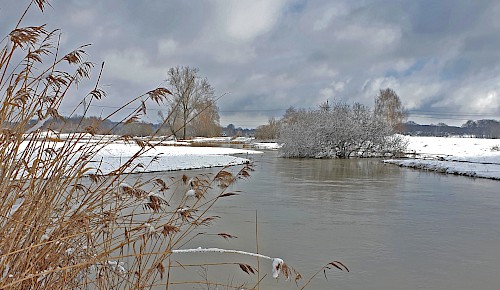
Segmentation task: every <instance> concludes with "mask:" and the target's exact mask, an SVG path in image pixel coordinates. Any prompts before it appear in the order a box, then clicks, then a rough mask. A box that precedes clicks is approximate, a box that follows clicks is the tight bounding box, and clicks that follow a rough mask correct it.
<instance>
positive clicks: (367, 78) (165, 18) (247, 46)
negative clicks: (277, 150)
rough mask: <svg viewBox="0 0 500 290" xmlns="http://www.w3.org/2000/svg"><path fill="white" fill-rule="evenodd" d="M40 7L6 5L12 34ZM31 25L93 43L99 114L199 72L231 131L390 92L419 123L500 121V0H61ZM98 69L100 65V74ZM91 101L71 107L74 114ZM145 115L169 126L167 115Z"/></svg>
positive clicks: (65, 45)
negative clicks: (175, 70) (169, 79)
mask: <svg viewBox="0 0 500 290" xmlns="http://www.w3.org/2000/svg"><path fill="white" fill-rule="evenodd" d="M26 3H28V0H3V1H2V3H1V4H0V33H1V35H6V34H7V33H8V32H9V31H10V29H12V28H13V26H14V24H15V19H16V18H17V16H18V15H20V13H22V11H23V9H24V7H25V6H26ZM50 3H51V5H52V7H48V8H47V9H46V11H45V12H44V14H43V15H42V14H41V13H40V12H39V11H37V10H33V11H31V12H30V13H29V14H28V15H27V21H26V22H25V24H26V25H32V24H42V23H47V25H48V28H49V29H55V28H61V29H62V33H63V34H62V42H61V49H62V50H63V51H70V50H72V49H73V48H75V47H77V46H78V45H82V44H87V43H91V44H92V46H91V47H89V48H88V49H87V51H88V54H89V60H92V61H93V62H95V63H98V64H100V63H101V62H103V61H104V62H105V68H104V75H103V78H102V81H101V85H102V87H103V88H104V89H105V90H106V91H107V92H108V96H107V97H106V99H105V100H103V101H101V102H100V103H98V104H96V105H95V106H93V107H92V111H93V113H94V114H96V115H99V114H102V113H106V112H109V111H110V110H112V109H113V108H114V107H116V106H119V105H121V104H123V103H124V102H125V101H126V100H129V99H130V98H132V97H134V96H137V95H140V94H142V93H143V92H146V91H148V90H149V89H152V88H155V87H157V86H165V85H166V83H165V81H164V80H165V79H166V72H167V70H168V69H169V68H170V67H173V66H177V65H184V66H192V67H197V68H199V70H200V75H201V76H203V77H207V78H208V80H209V82H210V83H211V84H212V85H213V86H214V87H215V89H216V92H217V95H224V96H223V97H222V98H221V99H220V100H219V102H218V106H219V109H220V114H221V124H222V125H227V124H229V123H233V124H234V125H236V127H244V128H245V127H246V128H254V127H256V126H258V125H261V124H264V123H266V122H267V120H268V118H270V117H273V116H274V117H280V116H282V115H283V113H284V111H285V110H286V109H287V108H288V107H290V106H294V107H295V108H313V107H316V106H318V105H319V104H320V103H322V102H324V101H326V100H329V101H330V102H333V101H338V100H341V101H346V102H348V103H352V102H361V103H363V104H366V105H370V106H372V105H373V101H374V97H375V95H376V94H377V92H378V91H379V90H380V89H382V88H387V87H390V88H392V89H394V90H395V91H396V92H397V93H398V95H399V96H400V97H401V100H402V102H403V104H404V105H405V106H406V108H407V109H408V110H409V112H410V118H409V119H410V120H413V121H416V122H418V123H422V124H430V123H438V122H445V123H447V124H451V125H460V124H463V123H464V122H465V121H466V120H468V119H483V118H493V119H500V17H498V15H500V2H499V1H496V0H491V1H489V0H476V1H470V0H439V1H437V0H356V1H353V0H233V1H230V0H206V1H184V0H143V1H137V0H52V1H50ZM95 72H96V74H97V69H96V71H95ZM83 90H84V89H83V88H80V91H79V94H75V95H74V96H72V97H71V98H68V100H67V102H66V103H65V104H64V105H63V107H62V108H61V112H63V113H64V112H70V111H71V108H72V107H73V106H74V105H75V103H76V101H77V99H79V98H81V97H82V96H84V91H83ZM145 120H148V121H152V122H157V121H158V117H157V113H156V110H153V109H152V110H151V113H150V114H149V115H148V116H147V117H146V118H145Z"/></svg>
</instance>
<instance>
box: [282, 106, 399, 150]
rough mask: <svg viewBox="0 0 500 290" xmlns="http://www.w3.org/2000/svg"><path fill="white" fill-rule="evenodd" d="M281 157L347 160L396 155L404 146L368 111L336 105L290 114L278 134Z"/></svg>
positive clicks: (363, 107)
mask: <svg viewBox="0 0 500 290" xmlns="http://www.w3.org/2000/svg"><path fill="white" fill-rule="evenodd" d="M279 142H280V143H282V144H283V146H282V148H281V153H282V155H283V156H284V157H295V158H303V157H312V158H332V157H338V158H349V157H373V156H382V155H387V154H395V153H397V152H402V151H404V149H405V146H406V143H405V142H404V141H403V139H402V138H401V137H399V136H398V135H394V130H393V128H392V127H391V126H390V125H389V124H388V123H387V122H386V121H385V120H383V119H382V118H380V117H379V116H377V115H376V114H375V113H374V111H373V110H371V109H370V108H369V107H367V106H364V105H362V104H359V103H355V104H353V105H352V106H351V105H348V104H346V103H342V102H337V103H335V104H333V105H329V104H327V103H325V104H323V105H322V106H321V107H320V108H319V109H314V110H309V111H305V110H301V111H294V112H289V113H288V116H287V118H284V121H283V123H282V126H281V130H280V137H279Z"/></svg>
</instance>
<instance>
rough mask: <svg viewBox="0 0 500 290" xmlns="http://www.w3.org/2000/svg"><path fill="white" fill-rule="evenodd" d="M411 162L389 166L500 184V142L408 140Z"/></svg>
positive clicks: (402, 161)
mask: <svg viewBox="0 0 500 290" xmlns="http://www.w3.org/2000/svg"><path fill="white" fill-rule="evenodd" d="M405 138H407V139H408V141H409V145H408V152H410V153H413V154H414V158H410V159H389V160H384V162H385V163H390V164H396V165H399V166H405V167H412V168H418V169H423V170H430V171H436V172H441V173H448V174H457V175H465V176H470V177H480V178H489V179H496V180H500V140H498V139H477V138H453V137H413V136H412V137H405Z"/></svg>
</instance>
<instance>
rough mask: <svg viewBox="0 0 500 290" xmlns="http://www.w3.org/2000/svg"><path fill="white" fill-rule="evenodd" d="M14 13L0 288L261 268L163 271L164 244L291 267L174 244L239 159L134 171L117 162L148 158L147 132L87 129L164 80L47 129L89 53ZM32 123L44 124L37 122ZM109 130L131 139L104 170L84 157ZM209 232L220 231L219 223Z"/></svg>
mask: <svg viewBox="0 0 500 290" xmlns="http://www.w3.org/2000/svg"><path fill="white" fill-rule="evenodd" d="M47 5H48V3H47V1H44V0H36V1H35V0H34V1H31V2H30V4H29V6H28V7H27V9H26V11H28V10H29V9H34V8H37V9H40V10H42V11H43V10H44V8H45V7H46V6H47ZM25 15H26V13H24V14H23V15H22V16H21V17H20V19H19V22H18V23H17V24H16V25H15V27H14V28H13V30H12V32H11V33H10V34H9V35H7V36H6V37H5V38H4V39H3V40H2V42H1V43H0V45H1V47H2V49H1V51H0V95H1V98H2V102H1V107H0V195H1V197H0V288H1V289H47V288H51V289H81V288H85V289H87V288H99V289H144V288H147V289H149V288H155V287H156V288H158V287H162V288H166V289H168V288H172V289H175V287H177V285H180V284H197V285H198V284H199V285H200V286H204V287H206V288H210V287H212V286H214V285H218V286H220V287H225V288H227V289H232V288H235V289H236V288H237V289H241V288H246V289H252V288H258V285H259V281H258V280H259V279H260V277H263V276H265V275H264V274H260V270H261V269H260V268H262V269H264V267H263V266H260V264H261V263H260V262H258V263H257V264H258V265H259V266H257V267H255V266H252V265H250V264H247V263H238V262H231V263H215V264H212V265H208V264H204V266H205V267H206V266H227V267H232V268H233V269H234V270H237V271H243V272H245V273H248V274H249V275H250V274H251V275H255V276H256V277H258V278H256V280H257V281H256V283H254V284H252V285H247V286H244V285H241V284H239V283H236V282H235V283H229V282H227V283H221V282H220V281H209V280H208V279H205V280H204V281H199V282H197V281H194V282H193V281H182V280H180V281H177V280H176V279H175V277H172V275H171V273H172V268H173V267H178V266H179V265H178V264H174V262H173V260H172V255H181V254H183V253H200V252H204V253H214V252H215V253H223V254H224V253H233V254H239V255H249V256H253V257H256V258H258V259H264V260H266V259H267V260H270V262H269V267H266V268H265V269H264V272H266V273H267V272H271V271H270V269H271V266H272V268H273V271H272V273H273V275H275V276H277V275H278V274H279V273H283V275H284V276H285V277H287V278H290V277H291V278H293V279H297V280H298V279H299V278H300V274H298V272H296V271H295V270H293V269H292V268H289V267H288V266H287V265H286V264H285V263H283V261H282V260H281V259H278V258H271V257H268V256H264V255H261V254H254V253H248V252H242V251H232V250H227V249H216V248H209V249H201V248H197V249H185V245H186V244H187V243H189V242H190V241H192V240H194V239H199V238H200V237H201V238H202V236H203V235H200V232H199V231H198V229H200V228H203V227H209V226H210V225H211V223H213V222H214V221H215V220H217V219H218V218H219V217H217V216H213V215H211V213H210V212H211V208H212V207H213V205H214V204H215V203H216V202H217V201H218V200H219V199H221V198H229V197H231V196H233V195H236V194H235V193H234V192H230V191H229V188H230V186H231V185H232V184H234V183H235V182H236V181H237V180H238V179H242V178H247V177H249V175H250V172H251V170H252V167H251V165H250V164H247V165H244V166H242V167H240V168H237V169H234V168H224V169H222V170H220V171H219V172H217V173H215V174H212V175H203V176H191V177H188V176H186V175H183V176H181V177H179V178H177V179H167V180H164V179H161V178H148V179H144V178H139V177H138V176H137V175H134V176H130V174H129V173H128V172H131V171H133V170H134V169H135V168H134V167H137V166H140V167H147V166H148V165H147V164H138V165H137V164H136V163H134V160H136V159H137V158H138V157H140V156H141V155H143V154H145V153H147V152H149V151H150V150H151V149H152V148H154V145H153V144H152V142H151V141H152V140H153V138H154V136H151V137H149V139H148V138H146V139H134V138H132V137H130V136H120V137H116V136H115V137H109V136H108V137H102V136H101V137H99V136H97V135H95V136H94V134H95V129H96V128H97V127H99V123H100V122H104V121H105V120H106V119H109V118H111V117H113V116H116V115H118V114H119V112H120V110H122V109H123V108H126V107H130V106H135V107H136V109H135V110H133V111H132V112H131V113H130V114H128V115H127V116H126V117H125V118H123V120H122V122H123V123H130V122H134V121H136V120H138V119H139V117H140V115H141V114H145V113H146V106H147V105H148V104H149V103H151V102H154V103H162V102H164V101H165V100H166V98H168V97H169V94H170V92H169V91H168V90H167V89H165V88H156V89H154V90H151V91H149V92H147V93H145V94H143V95H141V96H138V97H136V98H134V99H133V100H132V101H130V102H129V103H127V104H125V105H124V106H123V107H122V108H121V109H119V110H117V111H116V112H114V113H112V114H110V115H109V116H107V117H105V118H102V119H101V120H100V121H99V120H98V121H96V124H94V125H92V126H86V127H85V128H83V127H80V128H77V131H79V132H85V133H74V134H70V135H68V136H67V138H64V139H62V138H59V136H58V135H57V134H56V132H52V131H51V122H52V121H53V120H61V119H64V117H62V116H61V115H60V114H59V106H60V104H61V102H62V100H63V99H64V98H65V96H66V95H67V94H68V93H69V91H70V88H71V87H73V86H75V85H77V84H78V83H80V82H81V81H84V80H85V79H89V77H90V74H91V70H92V69H93V68H94V66H95V65H94V64H93V63H91V62H89V61H87V60H86V54H85V51H84V49H85V46H83V47H80V48H77V49H75V50H73V51H70V52H68V53H66V54H63V55H62V54H61V52H60V48H59V45H58V37H59V34H58V33H59V32H58V31H57V30H55V31H47V30H46V27H45V26H43V25H42V26H29V27H23V26H22V23H23V18H24V16H25ZM101 72H102V66H101V69H100V70H99V77H98V80H97V82H96V84H95V87H94V89H92V90H91V91H90V92H89V93H88V94H87V95H86V96H85V97H84V100H82V102H81V103H80V106H84V105H85V106H86V107H85V110H87V109H88V106H89V105H90V104H92V103H93V102H96V101H99V100H100V99H101V98H103V97H105V92H104V91H103V90H102V89H101V88H100V86H99V79H100V74H101ZM80 109H81V108H80ZM75 110H77V108H75ZM59 123H60V122H59ZM42 126H43V127H44V128H48V129H46V130H44V131H41V130H40V128H41V127H42ZM82 126H83V125H82ZM111 130H112V129H111ZM89 135H91V136H94V137H93V138H88V136H89ZM115 142H133V143H134V144H137V145H139V148H140V150H138V151H137V152H136V153H135V154H134V156H133V157H131V158H130V159H128V160H126V161H125V162H123V163H122V165H121V166H119V167H118V168H116V169H115V170H114V171H113V172H111V173H106V174H104V173H103V172H101V171H100V163H99V162H96V159H95V158H94V157H95V156H96V155H97V154H98V153H99V152H100V151H101V150H103V148H105V147H106V146H109V145H110V144H113V143H115ZM134 164H135V165H134ZM131 181H132V182H131ZM189 189H190V191H188V190H189ZM186 192H190V193H193V194H188V195H186V194H184V193H186ZM215 235H217V236H219V237H221V238H224V239H229V238H232V236H231V235H230V234H228V233H216V234H215ZM332 263H333V264H332V265H333V266H335V267H338V266H340V268H341V269H342V270H347V269H346V268H345V267H344V266H343V265H342V264H338V263H337V262H332ZM199 265H203V263H200V264H199ZM199 265H198V266H199ZM191 266H193V265H191ZM182 267H188V265H185V266H182ZM257 273H259V274H258V276H257V275H256V274H257ZM292 276H293V277H292Z"/></svg>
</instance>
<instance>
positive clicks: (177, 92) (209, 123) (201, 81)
mask: <svg viewBox="0 0 500 290" xmlns="http://www.w3.org/2000/svg"><path fill="white" fill-rule="evenodd" d="M167 82H168V85H169V90H170V92H171V93H172V96H173V97H172V98H171V99H170V103H169V108H168V115H167V116H164V115H163V113H162V112H159V113H158V114H159V116H160V117H161V118H162V119H163V120H164V121H165V124H166V125H167V127H168V129H169V131H170V132H169V133H170V134H171V135H173V136H176V137H180V138H182V139H186V137H192V136H204V137H213V136H218V135H220V133H221V130H220V123H219V121H220V117H219V109H218V107H217V105H216V102H215V101H216V100H215V97H214V95H215V90H214V88H213V87H212V86H211V85H210V83H209V82H208V80H207V79H206V78H201V77H200V75H199V70H198V69H197V68H191V67H189V66H176V67H173V68H170V69H169V71H168V77H167Z"/></svg>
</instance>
